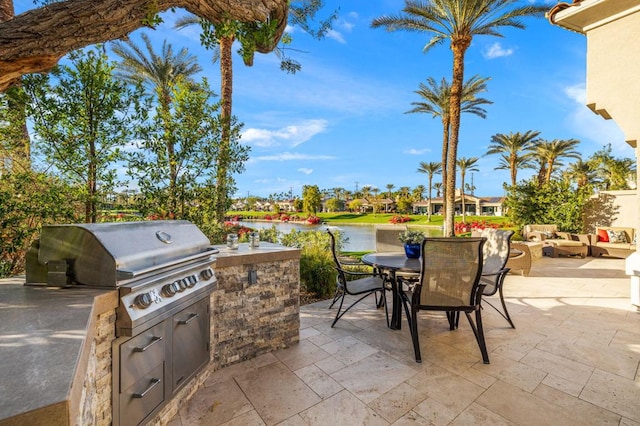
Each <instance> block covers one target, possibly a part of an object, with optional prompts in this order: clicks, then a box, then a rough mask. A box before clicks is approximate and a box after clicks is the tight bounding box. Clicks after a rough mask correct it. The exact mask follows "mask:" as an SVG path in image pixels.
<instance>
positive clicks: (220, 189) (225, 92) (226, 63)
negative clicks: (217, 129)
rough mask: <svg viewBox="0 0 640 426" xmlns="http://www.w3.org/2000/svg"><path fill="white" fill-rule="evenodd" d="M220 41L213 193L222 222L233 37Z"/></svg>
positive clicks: (228, 137)
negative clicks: (219, 123)
mask: <svg viewBox="0 0 640 426" xmlns="http://www.w3.org/2000/svg"><path fill="white" fill-rule="evenodd" d="M218 41H219V43H220V92H221V94H220V96H221V104H222V106H221V108H220V118H221V119H222V120H221V121H222V141H221V144H220V151H219V153H218V164H217V167H216V194H215V216H216V221H218V223H222V222H224V215H225V213H226V209H227V187H228V182H227V167H228V164H229V160H228V158H229V146H230V138H231V111H232V109H231V96H232V94H233V62H232V58H231V53H232V52H231V47H232V45H233V41H234V37H233V36H225V37H221V38H220V39H219V40H218Z"/></svg>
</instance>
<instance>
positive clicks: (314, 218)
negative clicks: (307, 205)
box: [307, 216, 320, 225]
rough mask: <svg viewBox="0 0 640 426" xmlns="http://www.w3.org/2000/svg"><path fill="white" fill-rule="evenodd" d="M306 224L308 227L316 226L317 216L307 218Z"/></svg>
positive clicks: (318, 219)
mask: <svg viewBox="0 0 640 426" xmlns="http://www.w3.org/2000/svg"><path fill="white" fill-rule="evenodd" d="M307 223H309V224H310V225H317V224H319V223H320V218H319V217H318V216H309V217H308V218H307Z"/></svg>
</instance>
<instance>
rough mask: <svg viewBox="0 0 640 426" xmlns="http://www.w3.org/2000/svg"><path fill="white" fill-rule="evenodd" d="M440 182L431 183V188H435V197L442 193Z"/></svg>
mask: <svg viewBox="0 0 640 426" xmlns="http://www.w3.org/2000/svg"><path fill="white" fill-rule="evenodd" d="M442 186H443V185H442V182H436V183H434V184H433V189H435V190H436V197H437V198H440V196H441V195H442Z"/></svg>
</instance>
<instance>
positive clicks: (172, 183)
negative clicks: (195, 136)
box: [158, 87, 178, 214]
mask: <svg viewBox="0 0 640 426" xmlns="http://www.w3.org/2000/svg"><path fill="white" fill-rule="evenodd" d="M158 99H159V101H160V114H161V115H162V120H163V122H164V132H163V133H164V143H165V146H166V150H167V164H168V165H169V200H168V202H167V207H168V210H169V211H168V212H167V213H172V214H175V213H176V209H177V208H178V199H177V196H176V188H177V181H178V165H177V163H176V158H175V157H176V148H175V145H174V142H173V135H171V130H170V129H169V122H170V121H171V118H170V114H171V111H170V109H171V94H170V93H169V92H168V89H167V88H161V87H159V88H158Z"/></svg>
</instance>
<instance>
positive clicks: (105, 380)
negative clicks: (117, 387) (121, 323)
mask: <svg viewBox="0 0 640 426" xmlns="http://www.w3.org/2000/svg"><path fill="white" fill-rule="evenodd" d="M115 324H116V313H115V310H112V311H108V312H104V313H102V314H99V315H97V317H96V318H95V320H94V325H93V330H92V331H93V338H92V339H91V347H90V350H89V359H88V362H87V371H86V374H85V377H84V383H83V384H82V392H81V396H80V402H79V405H80V410H79V413H78V417H77V419H76V422H75V424H78V425H96V426H102V425H103V426H108V425H110V424H111V420H112V414H111V413H112V409H111V407H112V405H111V386H112V385H111V384H112V378H111V356H112V350H111V343H112V342H113V341H114V340H115V338H116V327H115Z"/></svg>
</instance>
